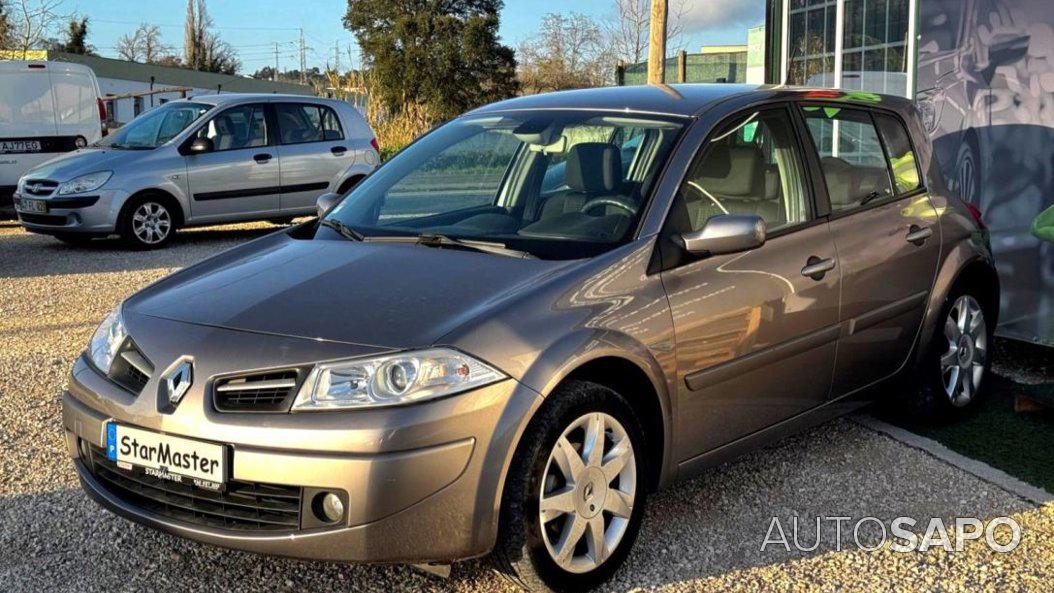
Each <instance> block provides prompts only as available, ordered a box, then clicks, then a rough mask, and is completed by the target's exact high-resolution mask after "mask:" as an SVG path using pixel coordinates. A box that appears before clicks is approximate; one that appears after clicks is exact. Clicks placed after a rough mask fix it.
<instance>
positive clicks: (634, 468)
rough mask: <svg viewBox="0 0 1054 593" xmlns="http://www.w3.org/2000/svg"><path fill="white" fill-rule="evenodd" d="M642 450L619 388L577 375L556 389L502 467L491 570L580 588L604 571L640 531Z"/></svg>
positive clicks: (537, 584) (524, 580)
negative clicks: (502, 485) (505, 471)
mask: <svg viewBox="0 0 1054 593" xmlns="http://www.w3.org/2000/svg"><path fill="white" fill-rule="evenodd" d="M595 435H601V436H602V440H601V446H600V447H599V449H598V448H597V447H595V445H594V443H596V442H597V441H595V440H594V436H595ZM646 451H647V448H646V444H645V441H644V433H643V430H642V428H641V426H640V423H639V422H638V420H637V418H636V416H635V415H634V414H633V411H632V409H631V408H630V406H629V404H628V403H627V402H626V400H625V399H624V398H623V397H622V396H621V395H619V394H618V393H616V392H615V391H613V390H611V389H609V388H607V387H604V386H602V385H598V384H596V383H590V382H585V381H569V382H567V383H566V384H564V385H563V386H561V387H560V388H559V389H557V390H556V392H554V393H553V394H552V395H550V396H549V398H548V401H546V403H545V404H544V406H543V407H542V409H541V410H540V411H539V412H538V414H537V416H536V417H535V418H534V419H533V420H532V421H531V424H530V426H528V428H527V430H526V432H525V434H524V437H523V440H522V441H521V443H520V445H519V447H518V448H517V451H516V456H515V458H514V459H513V462H512V466H511V467H510V469H509V476H508V478H507V479H506V484H505V490H504V494H503V496H502V508H501V519H500V523H499V527H498V542H497V545H496V546H495V549H494V553H493V555H492V557H491V559H492V562H493V564H494V567H495V569H496V570H497V572H498V573H499V574H501V575H503V576H504V577H506V578H508V579H509V580H510V581H511V582H513V583H514V584H516V585H518V586H519V587H521V588H523V589H526V590H528V591H587V590H589V589H592V588H594V587H596V586H598V585H600V584H602V583H603V582H605V581H607V580H608V579H610V578H611V576H612V575H613V574H614V573H615V571H616V570H618V568H619V567H620V566H621V565H622V564H623V562H625V560H626V557H627V556H628V555H629V552H630V549H631V548H632V547H633V542H634V541H635V540H636V538H637V533H638V531H639V530H640V524H641V521H642V518H643V515H644V506H645V503H646V496H647V486H646V483H645V482H646V476H647V475H648V473H647V471H648V468H647V463H646V459H645V455H646V453H645V452H646ZM543 508H544V509H545V510H544V511H543V510H542V509H543Z"/></svg>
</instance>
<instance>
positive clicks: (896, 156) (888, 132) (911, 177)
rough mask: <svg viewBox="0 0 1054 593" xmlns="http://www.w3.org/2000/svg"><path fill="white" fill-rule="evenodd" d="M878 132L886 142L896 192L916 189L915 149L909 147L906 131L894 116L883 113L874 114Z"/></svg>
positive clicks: (917, 173) (917, 183)
mask: <svg viewBox="0 0 1054 593" xmlns="http://www.w3.org/2000/svg"><path fill="white" fill-rule="evenodd" d="M875 123H876V124H878V133H879V134H881V135H882V141H883V142H885V143H886V152H888V153H889V168H890V169H891V170H892V171H893V183H894V184H895V185H896V186H897V193H900V194H903V193H907V192H909V191H912V190H915V189H918V188H919V186H920V185H921V183H920V177H919V168H918V164H917V163H916V161H915V151H913V150H912V148H911V140H910V139H908V132H907V130H905V129H904V125H903V124H901V123H900V122H899V121H898V120H897V119H896V118H894V117H893V116H890V115H885V114H883V113H876V114H875Z"/></svg>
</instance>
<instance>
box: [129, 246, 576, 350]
mask: <svg viewBox="0 0 1054 593" xmlns="http://www.w3.org/2000/svg"><path fill="white" fill-rule="evenodd" d="M567 266H568V262H554V261H543V260H527V259H518V258H511V257H505V256H500V255H492V254H484V253H475V252H465V251H456V250H453V249H436V248H431V247H423V246H419V245H406V244H384V243H356V242H352V241H328V240H297V239H293V238H291V237H289V236H288V234H286V232H279V233H276V234H274V235H270V236H268V237H265V238H263V239H261V240H258V241H255V242H252V243H250V244H247V245H245V246H242V247H239V248H235V249H233V250H231V251H229V252H226V253H224V254H221V255H219V256H217V257H214V258H212V259H210V260H207V261H205V262H203V263H201V264H198V265H197V266H193V267H191V268H187V269H186V270H183V271H182V272H179V273H177V274H174V275H172V276H170V277H168V278H166V279H164V280H162V281H160V282H158V283H156V284H154V285H152V286H151V287H149V288H147V289H145V290H144V291H142V292H140V293H138V294H137V295H136V296H134V297H132V298H131V299H129V301H128V302H127V303H126V304H125V307H126V308H131V309H132V310H133V311H134V312H135V313H139V314H144V315H150V316H154V317H159V318H164V319H171V320H175V321H183V322H187V323H195V324H201V325H209V326H215V327H223V328H227V329H235V330H244V331H250V332H259V333H265V334H275V335H284V336H295V337H302V338H312V339H317V340H328V341H338V342H345V343H353V344H361V345H370V346H378V347H386V348H415V347H423V346H429V345H432V344H435V343H436V342H437V341H438V340H439V339H440V338H442V337H443V336H444V335H446V334H447V333H449V332H450V331H452V330H453V329H455V328H457V327H460V326H461V325H463V324H464V323H466V322H468V321H470V320H472V319H473V318H474V317H475V316H477V315H480V314H482V313H483V312H485V311H487V310H489V309H490V308H491V307H494V306H498V305H499V304H500V303H501V302H502V301H503V299H505V298H506V297H508V296H510V295H512V294H514V293H517V291H522V290H525V289H529V287H532V286H536V285H538V284H539V283H540V282H541V281H542V280H543V279H544V278H546V277H547V276H551V275H553V274H555V273H557V272H558V271H560V270H561V269H564V268H566V267H567Z"/></svg>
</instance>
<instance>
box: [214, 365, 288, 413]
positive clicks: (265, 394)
mask: <svg viewBox="0 0 1054 593" xmlns="http://www.w3.org/2000/svg"><path fill="white" fill-rule="evenodd" d="M299 378H300V374H299V373H298V372H297V371H296V370H286V371H274V372H268V373H258V374H255V375H245V376H241V377H228V378H225V379H219V380H218V381H216V386H215V388H214V389H213V393H214V397H213V401H214V402H215V405H216V409H217V410H219V411H220V412H284V411H286V410H287V409H289V404H290V403H291V402H290V400H291V399H292V398H293V397H294V396H295V395H296V387H297V384H298V383H299Z"/></svg>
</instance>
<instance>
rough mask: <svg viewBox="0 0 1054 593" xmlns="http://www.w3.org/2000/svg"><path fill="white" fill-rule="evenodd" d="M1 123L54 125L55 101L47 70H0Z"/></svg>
mask: <svg viewBox="0 0 1054 593" xmlns="http://www.w3.org/2000/svg"><path fill="white" fill-rule="evenodd" d="M0 124H10V125H12V126H22V125H25V124H48V125H51V126H54V124H55V104H54V102H53V100H52V96H51V79H50V78H49V77H48V73H47V72H45V71H43V70H29V69H27V70H26V71H25V72H20V71H4V72H0ZM16 129H17V128H16ZM52 130H54V128H52ZM38 131H39V130H38ZM22 133H25V130H23V132H22ZM49 133H53V132H49ZM18 135H21V134H18Z"/></svg>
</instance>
